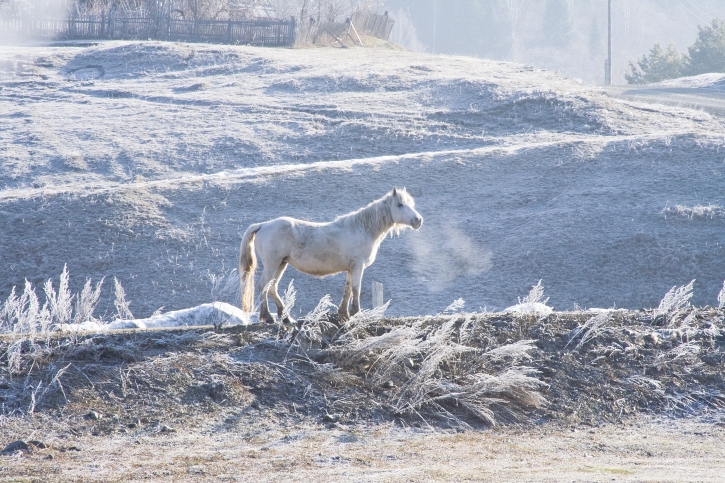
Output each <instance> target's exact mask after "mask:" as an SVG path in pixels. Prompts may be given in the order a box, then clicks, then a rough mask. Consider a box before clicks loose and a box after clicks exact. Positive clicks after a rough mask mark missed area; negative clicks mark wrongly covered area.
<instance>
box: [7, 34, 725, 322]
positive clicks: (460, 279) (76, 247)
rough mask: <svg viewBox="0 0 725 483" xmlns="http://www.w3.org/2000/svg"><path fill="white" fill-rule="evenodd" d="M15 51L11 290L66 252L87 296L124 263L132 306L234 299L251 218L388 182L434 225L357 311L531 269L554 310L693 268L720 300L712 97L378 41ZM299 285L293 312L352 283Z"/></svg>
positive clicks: (388, 252) (350, 199) (666, 284)
mask: <svg viewBox="0 0 725 483" xmlns="http://www.w3.org/2000/svg"><path fill="white" fill-rule="evenodd" d="M0 65H2V66H4V67H3V70H0V87H1V89H0V117H2V118H3V122H2V126H3V128H2V129H0V146H2V147H1V148H0V161H1V162H0V182H1V183H2V186H3V189H2V190H0V247H2V249H1V250H0V251H2V255H3V256H2V257H1V259H0V269H2V273H3V274H4V277H3V278H2V279H1V280H0V298H1V299H4V298H5V297H7V295H8V294H9V293H10V290H11V288H12V286H13V285H21V284H22V283H23V280H24V278H28V279H29V280H31V281H32V282H34V283H35V284H39V283H41V282H42V281H44V280H45V279H47V278H49V277H51V276H56V277H57V275H58V274H59V273H60V272H61V270H62V268H63V264H64V263H68V264H69V268H70V271H71V276H72V278H71V280H72V283H73V284H74V286H73V288H74V289H75V290H78V289H79V288H80V286H81V285H82V283H83V282H84V280H83V279H84V277H93V278H94V279H95V280H98V279H100V278H101V277H104V276H105V277H111V276H115V277H117V278H118V279H119V280H120V281H121V283H122V284H123V285H124V287H125V288H126V293H127V296H128V298H129V299H130V300H132V303H131V310H132V311H133V312H134V315H136V316H138V317H143V316H147V315H149V314H150V313H151V312H153V311H154V310H156V309H157V308H159V307H161V306H164V307H165V309H164V310H169V309H174V308H184V307H189V306H192V305H197V304H199V303H203V302H207V301H209V300H210V299H211V298H217V299H224V300H228V301H232V302H234V301H235V300H236V294H235V293H234V284H231V285H229V286H227V287H226V288H227V290H225V281H226V278H228V277H232V278H233V276H234V275H233V273H232V271H233V269H234V268H235V266H236V258H237V253H238V243H239V239H240V234H241V233H242V232H243V231H244V229H245V228H246V226H247V225H248V224H250V223H252V222H257V221H262V220H266V219H270V218H274V217H277V216H281V215H290V216H297V217H301V218H307V219H312V220H320V221H322V220H329V219H331V218H333V217H335V216H337V215H339V214H342V213H345V212H347V211H350V210H353V209H356V208H358V207H360V206H362V205H364V204H366V203H368V202H369V201H371V200H373V199H375V198H377V197H379V196H381V195H383V194H384V193H385V192H386V191H388V190H389V189H391V188H392V187H393V186H406V187H407V188H408V189H409V191H410V192H411V193H412V194H413V195H414V196H415V197H416V201H417V207H418V209H419V211H420V212H421V214H422V215H423V216H424V217H425V220H426V223H425V225H424V227H423V229H422V230H421V231H420V232H416V233H412V232H410V233H404V234H403V235H402V236H401V237H400V239H393V240H387V241H385V242H384V243H383V245H382V247H381V252H380V254H379V256H378V259H377V261H376V263H375V264H374V265H373V266H372V267H370V269H368V271H367V272H366V275H365V280H364V285H363V287H364V293H363V302H364V303H365V304H366V305H367V304H368V303H369V302H368V301H369V299H370V295H369V284H370V281H371V280H378V281H381V282H383V284H384V286H385V298H386V299H388V298H392V300H393V302H392V305H391V309H390V311H389V313H391V314H407V315H413V314H423V313H435V312H438V311H439V310H441V309H442V308H443V307H445V306H447V305H448V304H449V303H450V302H451V301H452V300H453V299H455V298H458V297H463V298H464V299H465V300H466V301H467V302H468V306H469V307H474V308H475V307H479V306H481V307H484V306H486V307H488V308H489V309H497V308H498V309H500V308H503V307H506V306H508V305H511V304H513V303H515V302H516V300H517V297H518V296H521V295H524V294H525V293H527V292H528V289H529V288H530V286H531V285H533V284H535V283H536V282H537V281H538V280H539V279H543V285H544V286H545V287H546V293H547V295H548V296H550V297H551V299H550V301H549V305H552V306H553V307H554V308H556V309H571V308H573V307H574V304H575V303H576V304H578V305H580V306H582V307H587V306H589V307H592V306H606V307H610V306H612V305H614V304H616V305H617V306H618V307H627V308H639V307H651V306H656V305H657V304H658V302H659V300H660V298H661V297H662V295H663V294H664V293H665V292H666V291H667V290H668V289H669V288H670V287H671V286H673V285H683V284H685V283H687V282H689V281H690V280H691V279H693V278H696V279H697V282H696V285H695V297H694V299H693V301H694V302H695V303H697V304H708V303H709V304H713V303H714V302H715V297H716V295H717V293H718V291H719V289H720V287H721V286H722V280H723V278H725V248H724V247H725V229H724V228H725V209H724V208H723V206H725V200H723V194H722V186H723V170H724V169H725V166H724V165H723V154H722V151H721V148H722V145H723V135H722V133H723V125H722V122H721V120H720V119H718V118H713V117H712V116H710V115H709V114H706V113H703V112H700V111H692V110H687V109H679V108H676V107H664V106H662V107H658V106H654V107H653V106H651V105H647V106H645V105H640V104H636V103H627V102H624V101H619V100H616V99H610V98H608V97H606V96H605V95H603V94H602V93H600V92H598V91H597V90H596V89H592V88H587V87H584V86H581V85H578V84H576V83H574V82H572V81H569V80H566V79H563V78H561V77H559V76H557V75H555V74H552V73H549V72H544V71H540V70H536V69H532V68H529V67H525V66H522V65H518V64H511V63H497V62H490V61H485V60H479V59H471V58H462V57H444V56H432V55H426V54H418V53H409V52H396V51H387V50H375V49H347V50H338V49H308V50H286V49H280V50H275V49H258V48H251V47H243V46H239V47H237V46H206V45H187V44H174V43H160V42H103V43H99V44H86V45H83V46H80V47H79V46H73V45H67V44H66V45H62V44H61V45H57V46H35V47H22V48H18V47H13V48H1V49H0ZM222 277H226V278H222ZM287 277H288V278H287V279H286V280H283V282H282V284H283V285H286V283H287V280H289V278H295V286H296V287H297V289H298V297H297V300H298V303H297V307H296V308H295V313H296V312H297V311H302V312H303V313H304V312H306V311H307V310H309V309H311V308H312V307H314V305H315V304H316V302H317V300H319V298H320V297H321V296H322V295H324V294H325V293H330V294H332V296H333V300H337V298H338V297H339V296H340V293H341V290H342V284H343V279H342V278H341V277H340V276H337V277H331V278H327V279H322V280H320V279H313V278H310V277H307V276H303V275H300V274H298V273H293V271H290V272H289V274H288V275H287ZM104 294H105V295H110V288H108V287H107V288H106V291H105V292H104ZM106 298H107V299H109V300H110V297H106ZM106 306H107V307H108V309H106V310H109V311H110V310H112V308H111V304H110V302H108V304H107V305H106Z"/></svg>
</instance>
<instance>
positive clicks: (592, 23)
mask: <svg viewBox="0 0 725 483" xmlns="http://www.w3.org/2000/svg"><path fill="white" fill-rule="evenodd" d="M386 5H387V8H388V10H389V11H390V15H391V16H392V17H393V18H394V19H395V20H396V22H397V25H396V29H397V31H394V33H393V36H398V37H397V40H400V41H403V42H407V43H408V44H409V45H408V47H409V48H414V49H415V48H417V49H420V50H425V51H427V52H435V53H443V54H463V55H474V56H479V57H486V58H491V59H499V60H516V61H519V62H524V63H527V64H531V65H535V66H537V67H542V68H547V69H552V70H556V71H558V72H560V73H562V74H564V75H566V76H568V77H572V78H579V79H581V80H582V81H583V82H586V83H591V84H602V83H603V82H604V60H605V58H606V35H607V0H387V1H386ZM713 18H725V0H612V24H613V25H612V37H613V39H612V50H613V71H614V72H613V81H614V83H615V84H624V83H625V80H624V73H625V72H626V71H627V69H628V63H629V61H631V60H636V59H637V58H639V57H641V56H642V55H643V54H645V53H647V52H649V50H650V49H651V48H652V46H653V45H654V44H655V42H659V43H660V44H662V45H663V47H664V46H665V45H666V44H667V43H668V42H669V41H673V42H674V43H675V46H676V47H677V48H678V50H680V51H681V52H683V51H684V52H686V50H687V47H688V46H690V45H691V44H692V42H693V41H694V40H695V38H696V36H697V26H698V25H703V24H705V23H709V22H710V21H711V20H712V19H713ZM412 34H414V35H412ZM416 39H417V43H416V42H415V40H416Z"/></svg>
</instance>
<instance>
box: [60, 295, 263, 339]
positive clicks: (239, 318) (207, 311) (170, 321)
mask: <svg viewBox="0 0 725 483" xmlns="http://www.w3.org/2000/svg"><path fill="white" fill-rule="evenodd" d="M253 323H256V321H253V320H252V318H251V317H250V314H248V313H246V312H243V311H242V310H241V309H238V308H237V307H234V306H232V305H229V304H226V303H224V302H214V303H210V304H203V305H199V306H198V307H192V308H189V309H183V310H175V311H173V312H167V313H165V314H160V315H155V316H152V317H149V318H147V319H134V320H117V321H114V322H111V323H110V324H103V323H98V322H93V321H88V322H83V323H80V324H63V325H61V326H60V327H59V328H60V330H62V331H67V332H82V331H105V330H119V329H159V328H165V327H196V326H203V325H217V326H229V325H251V324H253Z"/></svg>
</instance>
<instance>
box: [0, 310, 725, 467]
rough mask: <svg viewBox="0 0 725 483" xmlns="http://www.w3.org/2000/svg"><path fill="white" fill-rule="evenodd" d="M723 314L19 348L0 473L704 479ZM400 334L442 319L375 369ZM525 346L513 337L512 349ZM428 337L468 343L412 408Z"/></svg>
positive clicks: (8, 387) (716, 434) (716, 449)
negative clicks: (519, 377) (476, 392)
mask: <svg viewBox="0 0 725 483" xmlns="http://www.w3.org/2000/svg"><path fill="white" fill-rule="evenodd" d="M724 315H725V314H723V311H722V310H716V309H709V308H705V309H693V308H689V309H685V310H681V311H679V312H672V313H668V314H665V315H658V316H657V317H654V314H653V313H651V312H615V313H609V314H604V315H602V316H599V318H597V316H595V315H593V314H591V313H589V314H587V313H555V314H552V315H550V316H547V317H537V316H533V315H529V316H522V315H518V316H514V315H511V314H455V315H448V316H438V317H429V318H424V319H420V318H418V319H412V318H410V319H377V320H376V321H375V322H374V323H368V324H366V325H365V324H363V325H361V326H360V327H363V326H364V329H365V330H364V332H365V333H364V334H362V335H360V331H358V332H357V333H358V337H357V338H356V339H355V340H356V341H358V342H363V343H365V344H368V345H367V346H365V347H367V348H368V349H370V350H367V352H365V353H364V357H363V358H355V357H353V356H352V355H353V354H354V353H355V352H354V351H353V350H352V349H351V347H359V346H357V345H354V344H352V345H351V343H349V342H348V343H342V342H340V340H342V339H345V337H340V336H339V331H337V330H336V328H335V329H332V330H327V331H326V332H325V333H322V334H321V335H319V337H314V336H311V337H305V336H304V334H305V332H298V333H297V334H296V335H295V336H294V337H292V336H291V335H292V334H295V332H294V330H293V329H290V330H291V332H285V331H280V332H278V333H275V331H274V330H273V328H267V327H260V328H257V329H255V330H252V331H250V330H240V329H239V328H227V329H224V328H222V329H215V328H211V327H210V328H205V329H197V330H187V331H178V330H176V331H155V332H151V331H149V332H133V333H128V332H125V333H112V334H95V335H88V336H84V337H75V338H70V339H68V338H57V337H56V338H48V339H43V340H34V341H29V340H26V341H25V342H23V344H24V346H23V347H22V353H21V362H20V365H19V367H17V368H16V369H14V370H13V371H11V370H10V369H9V368H8V367H7V365H6V367H5V368H4V369H3V372H2V376H1V379H0V397H2V400H3V408H4V411H5V414H4V416H3V417H2V419H1V424H0V437H1V438H2V441H3V442H4V444H8V443H10V442H12V441H16V440H19V439H21V440H23V441H25V442H26V443H28V445H29V448H28V449H27V450H23V451H15V452H9V453H8V454H4V455H2V456H0V468H2V470H1V471H0V477H1V478H3V480H2V481H136V480H141V479H147V480H153V481H252V480H254V481H281V480H285V481H297V480H309V479H310V477H313V478H315V479H317V480H319V481H341V480H344V481H430V480H435V481H611V480H613V479H614V480H618V481H719V479H720V478H721V475H722V474H723V470H725V464H723V463H722V461H723V458H722V457H723V453H724V452H725V446H724V445H723V444H722V443H723V435H724V430H723V425H724V423H725V413H723V411H722V407H723V401H725V398H724V397H723V392H725V391H724V389H725V380H724V379H723V374H722V362H723V361H722V358H723V356H722V349H723V343H724V342H725V338H724V337H723V335H722V334H721V332H720V327H722V322H723V320H724ZM411 327H418V329H420V330H419V331H418V332H415V333H413V332H411V333H412V334H414V335H413V336H411V337H412V338H411V339H410V340H413V341H419V342H421V341H422V342H424V341H426V340H434V339H435V338H436V337H438V335H439V334H440V333H441V330H442V329H443V328H445V327H449V328H450V330H449V331H447V332H444V334H445V335H446V340H445V341H443V340H440V341H438V342H436V344H437V346H436V347H437V348H436V347H434V348H432V349H426V350H422V351H421V353H419V354H417V355H415V354H414V355H411V356H410V358H408V359H405V360H403V361H402V363H401V364H399V365H394V366H391V367H392V368H393V369H392V370H391V371H389V372H384V377H382V378H381V377H380V375H381V372H380V367H381V365H382V364H383V362H384V361H383V362H379V361H381V360H382V359H384V355H385V349H384V347H382V346H381V344H380V343H381V341H383V340H385V338H386V337H388V338H389V337H391V334H396V333H402V332H401V331H404V330H407V329H409V328H411ZM396 331H398V332H396ZM349 333H350V331H348V332H347V334H348V335H349ZM343 335H344V334H343ZM336 337H337V339H336ZM410 340H402V342H401V339H397V343H398V344H399V345H400V346H406V344H409V343H410ZM526 341H533V342H531V343H530V349H528V350H526V351H520V350H519V351H518V352H516V351H514V350H512V347H513V348H515V347H520V345H521V344H523V343H525V342H526ZM371 342H375V343H376V344H377V346H375V347H377V349H375V348H374V347H373V346H372V345H370V343H371ZM11 343H12V341H6V342H4V343H3V344H4V352H5V354H6V355H5V357H6V358H7V357H8V355H9V354H11V353H12V351H11V350H9V348H10V346H11ZM356 343H357V342H356ZM446 344H457V345H449V346H447V345H446ZM517 344H518V345H517ZM440 347H454V348H461V347H468V348H469V349H470V350H467V351H458V352H455V351H454V352H452V354H453V355H450V356H446V357H444V358H442V359H441V360H439V361H438V362H436V366H435V368H434V369H435V370H434V371H432V372H430V374H429V378H428V379H426V380H425V381H422V382H421V385H422V386H424V387H427V390H429V391H430V392H429V394H428V396H430V397H428V398H427V399H425V398H423V399H420V400H416V399H415V397H413V396H410V394H409V392H406V391H407V389H406V388H408V389H409V387H410V385H411V381H420V378H421V377H422V376H421V375H422V374H424V373H425V372H426V370H427V369H426V367H428V365H427V364H428V363H427V361H430V359H431V355H432V354H439V353H440V350H439V349H440ZM426 351H427V352H426ZM436 351H438V352H436ZM524 353H526V354H528V356H529V357H530V358H527V357H524V356H523V354H524ZM491 354H499V355H500V356H501V357H498V358H495V357H492V356H491ZM502 354H504V355H502ZM505 354H509V356H510V357H509V356H506V355H505ZM486 361H487V362H486ZM524 366H526V367H530V368H532V369H535V372H532V373H531V374H532V377H534V379H535V380H537V381H539V382H540V383H541V385H540V386H538V389H536V390H533V389H532V387H535V386H525V385H521V386H520V387H518V388H517V387H516V384H513V385H512V387H511V388H509V390H508V391H500V392H499V393H497V395H496V397H493V398H488V399H486V398H483V399H479V400H478V401H479V403H480V404H479V406H475V405H471V400H470V399H466V397H465V394H463V393H464V392H465V391H464V390H465V389H466V388H469V387H470V384H469V386H467V385H466V384H467V383H466V381H467V379H470V377H471V376H472V375H473V374H474V373H475V374H477V375H479V374H486V375H487V376H491V377H494V376H495V377H500V376H501V374H503V373H506V371H510V370H512V369H516V368H521V367H524ZM431 381H433V382H434V383H435V384H431ZM453 383H456V384H459V385H458V386H456V387H457V388H458V393H457V395H456V396H454V397H451V395H450V394H447V393H446V392H445V391H446V390H447V389H446V388H449V387H450V384H453ZM426 384H427V386H426ZM522 384H523V383H522ZM526 388H528V389H526ZM526 390H528V391H530V392H535V393H537V394H539V395H540V396H542V397H543V399H544V400H545V402H544V403H543V404H536V399H535V398H533V397H523V396H522V394H523V392H522V391H524V392H526ZM487 394H488V396H490V395H491V393H487ZM406 397H407V398H408V399H406V401H408V402H409V404H408V405H407V406H406V405H400V404H399V401H400V400H401V398H402V399H405V398H406ZM416 401H417V402H416ZM484 406H485V407H484ZM476 408H478V412H477V411H476V410H475V409H476ZM482 408H484V409H485V408H488V409H490V410H491V414H492V415H493V423H495V425H492V422H491V421H490V420H487V419H486V417H485V414H483V416H482ZM31 441H35V443H31Z"/></svg>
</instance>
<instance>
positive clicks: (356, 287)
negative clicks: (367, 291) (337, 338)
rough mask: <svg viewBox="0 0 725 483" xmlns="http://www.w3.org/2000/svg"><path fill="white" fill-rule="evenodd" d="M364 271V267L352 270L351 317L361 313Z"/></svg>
mask: <svg viewBox="0 0 725 483" xmlns="http://www.w3.org/2000/svg"><path fill="white" fill-rule="evenodd" d="M363 270H365V266H364V265H362V264H361V265H360V266H359V267H355V268H353V270H352V310H351V311H350V315H351V316H352V315H355V314H357V313H358V312H360V287H361V286H362V277H363Z"/></svg>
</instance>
